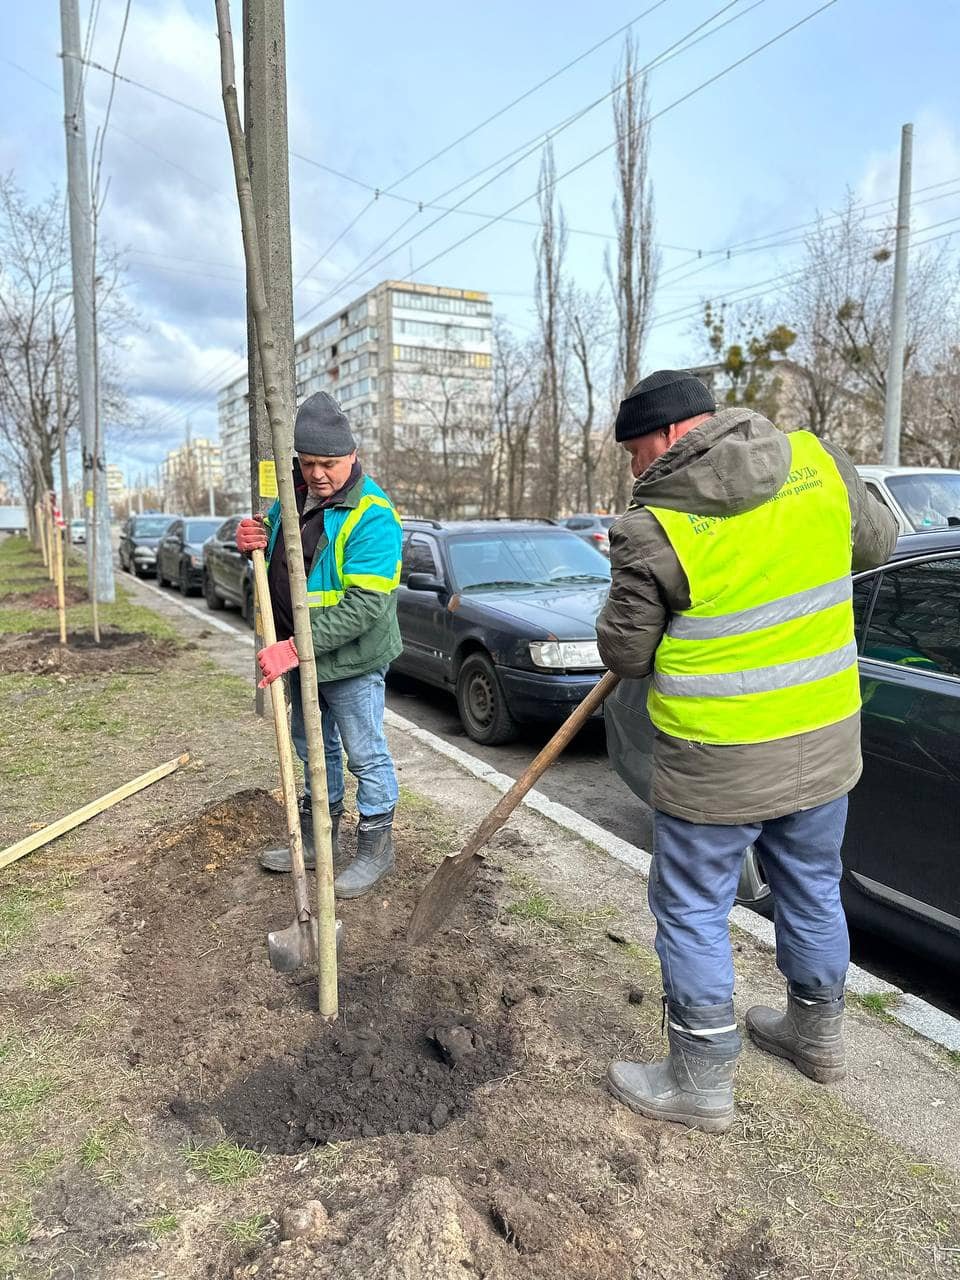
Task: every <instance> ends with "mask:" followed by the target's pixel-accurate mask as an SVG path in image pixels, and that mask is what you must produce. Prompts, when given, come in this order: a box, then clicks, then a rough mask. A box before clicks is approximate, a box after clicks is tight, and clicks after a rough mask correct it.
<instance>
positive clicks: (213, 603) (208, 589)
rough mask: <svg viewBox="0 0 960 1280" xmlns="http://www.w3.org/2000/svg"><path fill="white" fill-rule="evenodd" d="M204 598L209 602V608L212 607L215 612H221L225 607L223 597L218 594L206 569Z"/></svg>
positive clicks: (204, 574)
mask: <svg viewBox="0 0 960 1280" xmlns="http://www.w3.org/2000/svg"><path fill="white" fill-rule="evenodd" d="M203 598H204V600H206V602H207V608H208V609H212V610H213V612H214V613H219V612H220V610H221V609H222V608H223V597H222V596H218V595H217V593H216V590H215V589H214V585H213V583H212V582H211V580H210V575H209V573H207V571H206V570H204V573H203Z"/></svg>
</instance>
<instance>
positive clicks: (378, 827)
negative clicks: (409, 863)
mask: <svg viewBox="0 0 960 1280" xmlns="http://www.w3.org/2000/svg"><path fill="white" fill-rule="evenodd" d="M395 863H396V858H395V856H394V852H393V810H392V809H391V810H390V811H389V812H388V813H375V814H371V815H369V816H364V815H363V814H361V815H360V825H359V826H358V827H357V856H356V857H355V858H354V859H353V861H352V862H351V863H350V865H349V866H348V867H347V869H346V870H345V871H342V872H341V873H340V875H338V876H337V878H336V880H335V881H334V882H333V891H334V893H335V894H336V896H337V897H338V898H362V897H363V895H364V894H365V893H369V892H370V890H371V889H372V888H373V887H374V885H376V884H379V883H380V881H381V880H382V879H383V877H384V876H386V875H389V873H390V872H391V871H392V870H393V868H394V864H395Z"/></svg>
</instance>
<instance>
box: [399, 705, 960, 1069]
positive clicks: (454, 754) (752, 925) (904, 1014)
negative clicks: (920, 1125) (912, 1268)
mask: <svg viewBox="0 0 960 1280" xmlns="http://www.w3.org/2000/svg"><path fill="white" fill-rule="evenodd" d="M384 723H385V724H386V725H388V726H389V727H390V728H392V729H396V730H398V732H400V733H405V734H407V735H408V736H409V737H411V738H415V739H416V740H417V741H418V742H421V743H423V745H424V746H426V747H429V748H430V749H431V750H432V751H436V752H438V753H439V754H440V755H442V756H445V757H446V758H447V759H448V760H452V761H453V762H454V763H455V764H457V765H459V766H460V767H461V768H462V769H465V770H466V771H467V773H470V774H472V775H473V776H474V777H475V778H479V779H480V780H481V781H482V782H487V783H489V784H490V786H492V787H494V788H495V789H496V790H497V791H500V792H505V791H509V789H510V788H511V787H512V786H513V784H514V782H515V779H514V778H511V777H510V776H509V775H508V774H505V773H500V772H499V770H497V769H494V768H493V766H492V765H489V764H487V763H486V762H485V761H484V760H479V759H478V758H477V757H476V756H472V755H470V754H469V752H466V751H462V750H461V749H460V748H459V747H455V746H453V745H452V743H449V742H445V741H444V740H443V738H439V737H437V735H436V734H435V733H431V732H430V730H429V729H423V728H421V727H420V725H418V724H414V723H413V721H412V720H407V719H405V718H404V717H403V716H400V715H397V713H396V712H395V711H390V710H389V709H388V710H387V711H386V712H385V713H384ZM523 804H524V805H526V807H527V808H528V809H533V810H534V811H535V812H536V813H539V814H541V816H543V817H544V818H549V819H550V821H551V822H554V823H556V824H557V826H559V827H562V828H563V829H564V830H565V831H570V832H572V833H573V834H574V835H577V836H579V837H580V838H581V839H582V840H586V841H587V842H588V843H589V844H592V845H595V846H596V847H597V848H598V849H602V850H603V852H604V853H607V854H609V855H610V857H612V858H616V859H617V861H618V862H622V863H624V864H625V865H626V866H628V867H630V868H632V869H633V870H634V871H638V872H639V873H640V874H641V875H642V876H644V877H647V876H648V875H649V873H650V854H649V853H647V852H646V850H644V849H638V848H637V846H636V845H632V844H630V843H628V841H626V840H621V839H620V837H619V836H615V835H611V833H610V832H609V831H605V830H604V829H603V827H600V826H598V825H597V824H596V823H595V822H591V821H590V819H589V818H584V817H583V816H582V815H581V814H579V813H575V812H574V810H573V809H568V808H567V806H566V805H564V804H559V803H558V802H557V801H556V800H550V799H549V798H548V797H547V796H545V795H544V794H543V792H542V791H537V790H536V788H533V789H532V790H530V791H528V792H527V794H526V796H525V797H524V800H523ZM730 923H731V924H733V925H735V926H736V927H737V928H738V929H740V930H741V931H742V932H743V933H746V934H748V935H749V936H750V937H751V938H753V940H754V941H755V942H757V943H758V944H759V945H760V946H761V947H762V948H763V949H764V950H765V951H773V950H774V948H775V945H776V944H775V938H774V931H773V923H772V921H770V920H767V919H766V918H765V917H764V916H758V915H757V914H756V913H755V912H753V911H749V910H748V909H747V908H746V907H734V908H733V910H732V911H731V912H730ZM847 990H848V991H851V992H852V993H853V994H855V995H858V996H869V995H878V996H884V997H885V998H886V999H885V1002H884V1007H883V1012H884V1013H885V1014H887V1015H888V1016H889V1017H891V1018H894V1019H895V1020H896V1021H897V1022H899V1023H901V1024H902V1025H903V1026H905V1027H909V1028H910V1030H911V1031H914V1032H916V1033H917V1035H920V1036H923V1038H924V1039H925V1040H930V1041H932V1042H933V1043H934V1044H938V1045H940V1046H941V1047H942V1048H944V1049H951V1050H953V1051H955V1052H960V1019H957V1018H954V1017H952V1016H951V1015H950V1014H948V1013H944V1012H943V1010H941V1009H937V1008H936V1007H935V1006H934V1005H932V1004H928V1003H927V1001H926V1000H921V999H920V998H919V997H918V996H914V995H910V994H908V993H907V992H905V991H903V990H901V988H900V987H896V986H894V985H893V984H892V983H889V982H884V980H883V979H882V978H877V977H875V976H874V975H873V974H872V973H868V972H867V971H866V970H865V969H861V968H860V967H859V965H855V964H852V965H851V966H850V968H849V970H848V971H847ZM887 1000H889V1003H886V1001H887Z"/></svg>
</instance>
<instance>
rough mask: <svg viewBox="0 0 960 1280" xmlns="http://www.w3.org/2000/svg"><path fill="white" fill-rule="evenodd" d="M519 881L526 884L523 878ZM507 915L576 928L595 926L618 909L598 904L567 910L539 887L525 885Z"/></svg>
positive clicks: (553, 925) (566, 927)
mask: <svg viewBox="0 0 960 1280" xmlns="http://www.w3.org/2000/svg"><path fill="white" fill-rule="evenodd" d="M520 879H521V880H522V877H521V878H520ZM522 882H523V883H524V884H526V883H527V882H526V881H525V880H523V881H522ZM507 915H510V916H513V917H514V919H516V920H523V921H527V922H532V923H536V924H543V925H549V926H550V927H551V928H553V929H565V930H577V929H591V928H595V927H596V926H597V925H600V924H603V923H604V921H609V920H615V919H616V918H617V916H618V915H619V912H618V911H617V909H616V907H612V906H599V907H595V908H594V909H592V910H590V911H570V910H568V909H567V908H566V907H563V906H561V905H560V903H558V902H556V901H555V900H554V899H553V898H551V897H550V895H549V894H548V893H545V892H544V890H543V889H541V888H539V887H536V886H534V887H528V888H527V891H526V893H524V895H523V897H521V898H518V899H517V901H516V902H511V903H510V905H509V906H508V907H507Z"/></svg>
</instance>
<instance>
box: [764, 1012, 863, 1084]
mask: <svg viewBox="0 0 960 1280" xmlns="http://www.w3.org/2000/svg"><path fill="white" fill-rule="evenodd" d="M747 1031H748V1032H749V1033H750V1039H751V1040H752V1041H753V1043H754V1044H755V1045H756V1046H757V1047H758V1048H760V1049H763V1050H765V1051H766V1052H767V1053H773V1054H776V1056H777V1057H778V1058H786V1059H787V1060H788V1061H789V1062H792V1063H793V1065H794V1066H795V1067H796V1068H797V1069H798V1070H799V1071H802V1072H803V1074H804V1075H805V1076H809V1077H810V1079H811V1080H817V1081H819V1083H820V1084H828V1083H829V1082H830V1081H831V1080H842V1079H843V1077H844V1075H845V1074H846V1066H845V1062H844V1045H843V996H840V998H839V999H837V1000H826V1001H813V1000H802V999H800V997H799V996H795V995H793V994H792V992H790V991H788V992H787V1011H786V1013H779V1012H778V1011H777V1010H776V1009H768V1008H767V1006H766V1005H762V1004H758V1005H755V1006H754V1007H753V1008H752V1009H748V1010H747Z"/></svg>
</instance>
